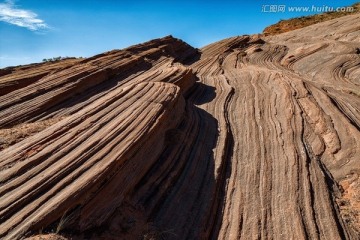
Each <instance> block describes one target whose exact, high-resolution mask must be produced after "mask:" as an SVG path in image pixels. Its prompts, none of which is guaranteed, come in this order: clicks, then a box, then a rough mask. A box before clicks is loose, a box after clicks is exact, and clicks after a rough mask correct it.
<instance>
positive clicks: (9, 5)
mask: <svg viewBox="0 0 360 240" xmlns="http://www.w3.org/2000/svg"><path fill="white" fill-rule="evenodd" d="M0 21H3V22H7V23H10V24H13V25H16V26H19V27H24V28H27V29H29V30H31V31H37V30H41V29H47V28H49V26H48V25H47V24H46V23H45V22H44V21H43V20H41V19H40V18H38V15H37V14H36V13H34V12H32V11H30V10H25V9H19V8H17V6H15V4H14V2H13V1H11V0H8V1H5V2H4V3H0Z"/></svg>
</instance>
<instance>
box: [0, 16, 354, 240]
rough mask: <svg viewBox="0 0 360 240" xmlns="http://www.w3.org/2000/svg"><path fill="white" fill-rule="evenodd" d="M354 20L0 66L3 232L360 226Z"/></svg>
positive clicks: (98, 234)
mask: <svg viewBox="0 0 360 240" xmlns="http://www.w3.org/2000/svg"><path fill="white" fill-rule="evenodd" d="M359 20H360V15H352V16H346V17H343V18H339V19H335V20H331V21H328V22H324V23H320V24H317V25H313V26H310V27H307V28H304V29H299V30H295V31H292V32H288V33H284V34H280V35H276V36H272V37H263V36H261V35H253V36H239V37H233V38H229V39H225V40H222V41H220V42H216V43H213V44H210V45H208V46H206V47H204V48H202V49H200V50H196V49H194V48H192V47H191V46H189V45H187V44H186V43H184V42H182V41H180V40H177V39H175V38H172V37H165V38H162V39H157V40H153V41H150V42H147V43H144V44H140V45H136V46H132V47H129V48H127V49H124V50H114V51H111V52H108V53H104V54H101V55H97V56H94V57H92V58H88V59H84V60H81V61H79V60H78V61H75V60H73V61H72V62H69V61H68V62H64V63H63V64H64V66H63V67H59V66H60V65H61V64H60V63H58V65H56V66H54V65H51V64H48V65H49V68H46V67H45V68H44V67H43V68H41V70H37V69H39V66H37V65H35V66H30V67H28V68H24V69H18V70H17V71H13V72H11V73H6V74H5V75H4V76H2V77H0V91H1V93H2V94H1V96H0V103H1V104H0V127H1V128H2V129H0V137H2V139H5V140H3V141H5V143H4V144H3V145H0V146H3V147H2V148H3V150H2V151H1V154H0V196H1V201H0V238H3V239H20V238H22V237H24V236H31V235H36V234H38V233H40V232H41V231H45V232H57V233H60V234H62V235H63V236H64V237H69V238H72V239H89V238H90V239H99V238H101V239H154V238H155V239H156V238H160V239H260V238H261V239H358V238H359V237H360V235H359V234H360V225H359V216H360V207H359V206H360V198H359V196H360V191H359V190H360V188H359V185H360V181H359V174H360V157H359V156H360V154H359V151H360V132H359V127H360V112H359V106H360V86H359V85H360V78H359V76H360V51H359V47H360V25H359V23H360V21H359ZM50 65H51V66H52V68H51V69H50ZM65 65H66V66H65ZM40 73H41V74H40ZM45 73H46V74H45ZM42 74H44V75H42ZM24 76H33V77H32V78H31V79H32V80H31V81H30V80H25V82H24V84H20V83H21V81H22V79H28V78H29V77H24ZM7 82H9V84H6V83H7ZM3 83H4V84H3ZM15 83H16V84H15ZM2 84H3V85H2ZM8 86H11V88H10V87H8ZM36 124H38V125H39V126H38V125H36ZM34 126H35V127H34ZM28 129H30V130H28ZM33 129H35V130H33ZM16 134H18V135H19V136H21V141H19V142H17V141H16V139H15V140H14V141H10V140H7V139H9V135H10V136H11V135H12V136H17V135H16ZM0 140H1V139H0ZM51 237H53V235H51ZM55 237H56V236H55ZM36 238H41V235H39V236H37V237H36Z"/></svg>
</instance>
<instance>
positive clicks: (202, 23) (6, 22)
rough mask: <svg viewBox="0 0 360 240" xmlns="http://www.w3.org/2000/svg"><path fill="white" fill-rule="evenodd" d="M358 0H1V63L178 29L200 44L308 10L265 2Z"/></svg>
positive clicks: (90, 51)
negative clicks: (275, 9)
mask: <svg viewBox="0 0 360 240" xmlns="http://www.w3.org/2000/svg"><path fill="white" fill-rule="evenodd" d="M355 2H357V1H354V0H341V1H339V0H327V1H323V0H317V1H313V0H301V1H299V0H287V1H286V0H247V1H242V0H222V1H211V0H206V1H205V0H182V1H177V0H163V1H155V0H152V1H149V0H137V1H135V0H132V1H128V0H123V1H120V0H119V1H116V0H7V1H6V0H0V36H1V37H0V67H6V66H12V65H19V64H27V63H32V62H40V61H41V60H42V59H43V58H50V57H56V56H74V57H79V56H83V57H89V56H92V55H95V54H97V53H101V52H104V51H108V50H112V49H121V48H124V47H127V46H130V45H133V44H137V43H141V42H144V41H148V40H150V39H153V38H159V37H163V36H166V35H169V34H171V35H173V36H174V37H177V38H181V39H183V40H184V41H186V42H188V43H189V44H190V45H192V46H194V47H202V46H204V45H206V44H209V43H211V42H214V41H217V40H221V39H223V38H226V37H231V36H236V35H243V34H254V33H260V32H261V31H262V30H263V29H264V28H265V27H266V26H268V25H270V24H273V23H275V22H277V21H279V20H280V19H287V18H290V17H295V16H303V15H308V14H313V13H306V12H301V11H300V12H289V11H285V12H276V13H269V12H262V7H263V6H264V5H279V4H281V5H286V6H287V7H289V6H312V5H314V6H320V7H321V6H324V5H325V6H333V7H337V6H344V5H345V6H346V5H351V4H353V3H355Z"/></svg>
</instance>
